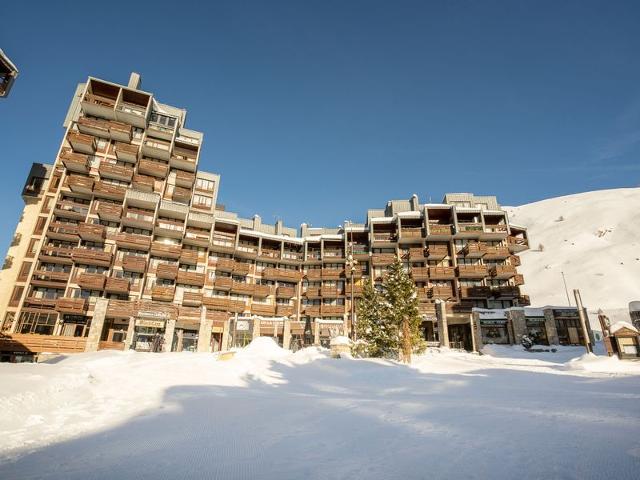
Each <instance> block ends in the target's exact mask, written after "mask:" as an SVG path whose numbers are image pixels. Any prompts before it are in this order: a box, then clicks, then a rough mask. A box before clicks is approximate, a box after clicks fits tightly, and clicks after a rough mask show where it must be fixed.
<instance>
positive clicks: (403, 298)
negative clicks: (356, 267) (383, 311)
mask: <svg viewBox="0 0 640 480" xmlns="http://www.w3.org/2000/svg"><path fill="white" fill-rule="evenodd" d="M382 287H383V293H382V295H383V297H384V303H385V305H386V308H387V309H388V314H387V315H388V322H389V323H390V324H391V325H393V326H394V327H395V330H396V332H397V334H398V342H397V344H398V347H399V350H400V353H401V357H402V361H403V362H405V363H411V354H412V353H413V352H420V351H422V350H424V341H423V340H422V336H421V335H420V323H421V321H422V319H421V318H420V312H419V310H418V295H417V292H416V286H415V284H414V283H413V280H411V278H410V277H409V275H408V274H407V272H405V270H404V268H403V266H402V263H400V260H396V261H395V262H394V263H393V264H392V265H391V266H390V267H389V270H388V271H387V274H386V275H385V277H384V280H383V282H382Z"/></svg>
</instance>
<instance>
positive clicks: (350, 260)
mask: <svg viewBox="0 0 640 480" xmlns="http://www.w3.org/2000/svg"><path fill="white" fill-rule="evenodd" d="M345 223H346V225H349V230H351V240H350V241H349V242H347V245H348V247H349V253H348V255H347V262H346V264H347V267H348V268H349V271H350V272H351V340H353V341H354V342H355V341H356V337H357V335H356V320H355V314H354V308H355V304H354V301H353V288H354V287H353V277H354V275H355V272H356V265H357V264H358V261H357V260H356V259H355V258H353V228H352V225H353V223H352V222H351V220H348V221H347V222H345ZM345 233H346V235H348V232H345Z"/></svg>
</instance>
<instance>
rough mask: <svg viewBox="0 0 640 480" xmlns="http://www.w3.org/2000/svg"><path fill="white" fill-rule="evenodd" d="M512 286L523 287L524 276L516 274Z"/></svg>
mask: <svg viewBox="0 0 640 480" xmlns="http://www.w3.org/2000/svg"><path fill="white" fill-rule="evenodd" d="M513 284H514V285H524V275H522V274H520V273H518V274H517V275H514V276H513Z"/></svg>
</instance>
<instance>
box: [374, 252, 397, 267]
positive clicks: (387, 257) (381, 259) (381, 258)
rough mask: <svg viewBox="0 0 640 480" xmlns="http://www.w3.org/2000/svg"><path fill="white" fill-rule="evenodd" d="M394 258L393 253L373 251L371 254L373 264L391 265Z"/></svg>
mask: <svg viewBox="0 0 640 480" xmlns="http://www.w3.org/2000/svg"><path fill="white" fill-rule="evenodd" d="M396 259H397V257H396V254H395V253H374V254H372V255H371V263H372V264H373V265H391V264H392V263H393V262H395V261H396Z"/></svg>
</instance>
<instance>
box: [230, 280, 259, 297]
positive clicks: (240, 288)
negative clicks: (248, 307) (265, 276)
mask: <svg viewBox="0 0 640 480" xmlns="http://www.w3.org/2000/svg"><path fill="white" fill-rule="evenodd" d="M254 290H255V285H254V284H253V283H244V282H236V281H233V282H232V284H231V291H232V292H233V293H239V294H242V295H253V292H254Z"/></svg>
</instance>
